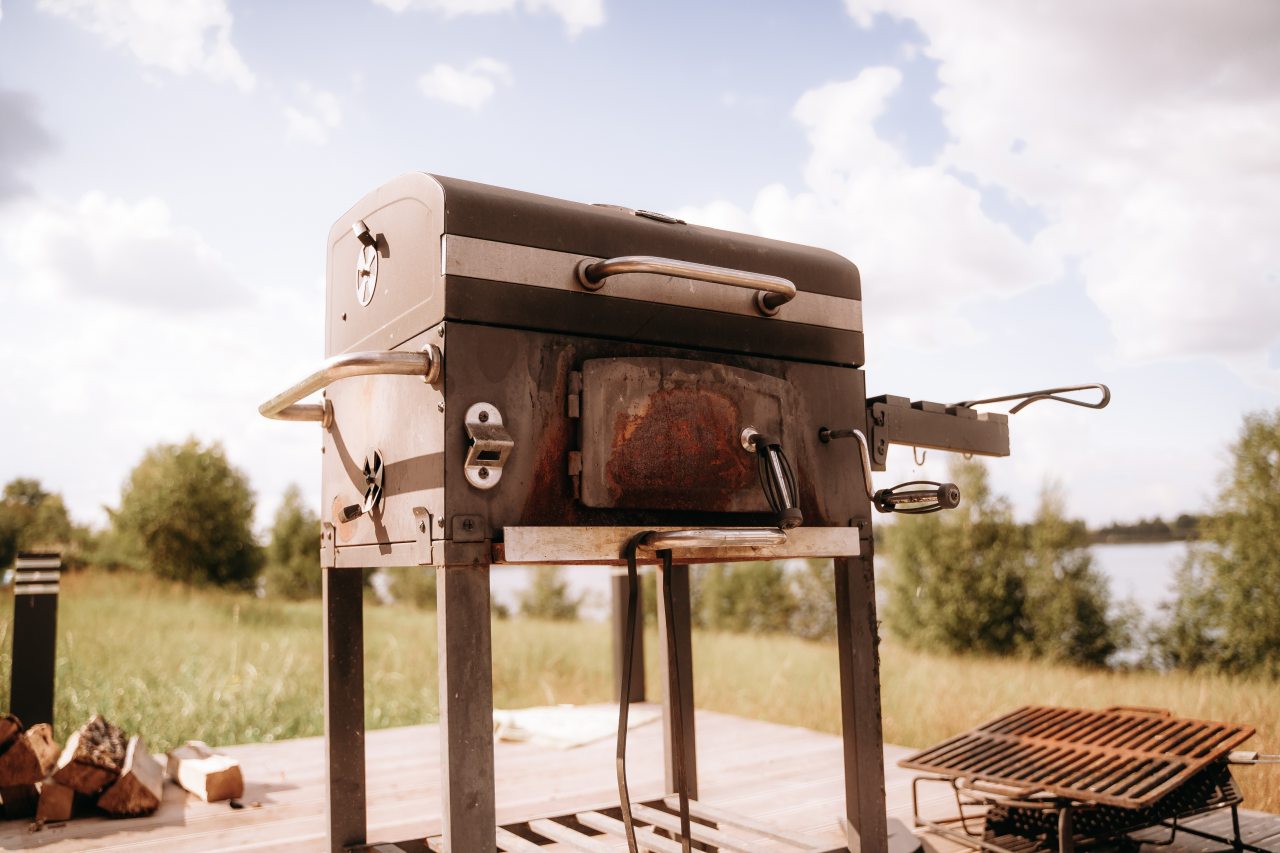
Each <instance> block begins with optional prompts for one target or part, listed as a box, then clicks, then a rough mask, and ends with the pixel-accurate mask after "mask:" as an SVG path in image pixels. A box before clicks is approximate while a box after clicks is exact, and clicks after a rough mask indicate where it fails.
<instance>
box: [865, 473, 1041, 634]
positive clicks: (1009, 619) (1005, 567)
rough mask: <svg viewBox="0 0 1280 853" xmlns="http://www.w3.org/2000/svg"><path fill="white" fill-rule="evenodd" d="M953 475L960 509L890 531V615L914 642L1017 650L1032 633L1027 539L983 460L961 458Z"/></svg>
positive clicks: (907, 521)
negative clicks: (998, 493) (994, 490)
mask: <svg viewBox="0 0 1280 853" xmlns="http://www.w3.org/2000/svg"><path fill="white" fill-rule="evenodd" d="M951 476H952V479H953V480H954V481H955V483H956V485H958V486H959V487H960V494H961V496H962V498H961V502H960V506H959V508H957V509H955V510H951V511H948V512H939V513H933V514H931V515H924V516H920V517H903V518H899V519H896V520H895V522H894V523H893V524H892V525H891V526H890V527H889V529H888V532H887V533H886V536H885V545H886V548H885V550H886V551H887V552H888V555H889V557H890V559H891V560H892V567H893V568H892V571H891V572H890V573H889V575H888V583H887V587H888V591H889V596H888V602H887V606H886V608H885V620H886V622H887V623H888V626H889V629H890V630H891V631H892V632H893V633H894V634H895V635H897V636H898V637H900V638H901V639H903V640H904V641H906V642H908V643H910V644H912V645H918V646H921V647H925V648H934V649H941V650H944V651H948V652H978V653H983V654H1010V653H1012V652H1014V651H1017V650H1019V649H1021V648H1025V647H1026V646H1027V644H1028V642H1029V640H1030V639H1031V637H1032V628H1031V626H1030V625H1029V624H1028V622H1027V619H1026V612H1027V608H1026V598H1027V588H1026V577H1025V575H1026V573H1025V571H1024V569H1025V558H1026V543H1025V537H1024V535H1023V532H1022V531H1021V530H1020V528H1019V526H1018V524H1017V523H1016V522H1015V521H1014V519H1013V512H1012V510H1011V508H1010V506H1009V502H1008V501H1007V500H1005V499H1004V498H1002V497H997V496H996V495H994V494H993V493H992V491H991V486H990V482H989V480H988V476H987V469H986V468H985V467H984V466H983V465H982V464H981V463H980V462H966V461H961V460H957V461H956V462H955V463H954V464H953V465H952V469H951Z"/></svg>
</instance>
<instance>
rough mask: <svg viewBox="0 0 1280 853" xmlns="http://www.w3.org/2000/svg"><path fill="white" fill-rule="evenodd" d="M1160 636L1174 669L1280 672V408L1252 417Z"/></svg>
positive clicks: (1161, 654) (1161, 656)
mask: <svg viewBox="0 0 1280 853" xmlns="http://www.w3.org/2000/svg"><path fill="white" fill-rule="evenodd" d="M1201 537H1202V541H1201V544H1200V545H1198V546H1193V547H1192V550H1191V552H1190V555H1189V557H1188V560H1187V562H1186V564H1185V565H1184V566H1183V567H1182V569H1181V571H1180V572H1179V574H1178V577H1177V581H1176V591H1177V596H1176V599H1175V601H1174V602H1173V604H1172V605H1170V606H1169V607H1168V608H1167V610H1166V612H1167V614H1168V618H1167V621H1166V623H1165V624H1164V625H1163V626H1161V627H1160V628H1159V629H1158V631H1157V634H1156V637H1155V641H1154V646H1155V653H1156V656H1157V659H1158V660H1159V661H1160V662H1161V663H1163V664H1165V665H1167V666H1180V667H1197V666H1207V667H1212V668H1214V669H1220V670H1225V671H1228V672H1249V673H1258V674H1269V675H1272V676H1276V675H1280V609H1277V607H1276V605H1275V603H1276V602H1277V601H1280V550H1277V548H1276V543H1277V542H1280V409H1277V410H1276V411H1273V412H1260V413H1254V414H1250V415H1247V416H1246V417H1245V419H1244V424H1243V426H1242V427H1241V430H1240V436H1239V438H1238V439H1237V440H1236V442H1235V444H1233V445H1232V447H1231V467H1230V468H1229V470H1228V471H1227V472H1226V474H1225V476H1224V477H1223V484H1222V488H1221V489H1219V490H1218V493H1217V511H1216V512H1215V513H1213V514H1212V515H1209V516H1206V517H1204V518H1203V520H1202V522H1201Z"/></svg>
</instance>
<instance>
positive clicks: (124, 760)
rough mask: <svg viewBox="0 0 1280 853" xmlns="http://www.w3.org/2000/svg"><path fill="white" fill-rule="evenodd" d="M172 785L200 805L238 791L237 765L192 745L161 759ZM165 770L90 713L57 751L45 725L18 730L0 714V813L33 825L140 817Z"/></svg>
mask: <svg viewBox="0 0 1280 853" xmlns="http://www.w3.org/2000/svg"><path fill="white" fill-rule="evenodd" d="M168 772H169V776H170V777H171V778H172V779H173V781H174V782H176V783H178V784H179V785H181V786H182V787H183V788H185V789H186V790H187V791H190V792H191V793H193V794H195V795H196V796H198V797H200V798H201V799H203V800H205V801H207V802H214V801H217V800H223V799H232V798H236V797H240V796H242V795H243V794H244V779H243V777H242V776H241V773H240V765H239V763H238V762H237V761H236V760H235V759H233V758H229V757H228V756H225V755H219V754H218V753H215V752H214V751H213V750H211V749H210V748H209V747H208V746H207V745H206V744H204V743H201V742H200V741H188V742H187V743H186V744H184V745H183V746H180V747H178V748H177V749H175V750H173V751H172V752H170V753H169V755H168ZM164 782H165V765H164V764H162V763H161V761H160V760H159V759H157V758H156V757H155V756H154V755H152V754H151V752H150V751H149V750H148V749H147V747H146V742H145V741H144V740H143V739H142V738H141V737H139V736H136V735H135V736H133V737H129V736H127V735H126V734H125V733H124V732H123V731H122V730H121V729H120V728H119V727H118V726H115V725H112V724H111V723H110V722H108V721H107V720H106V719H104V718H103V717H102V716H101V715H98V714H95V715H94V716H93V717H91V718H90V719H89V721H88V722H86V723H85V724H84V725H83V726H81V727H80V728H79V729H78V730H77V731H76V732H75V733H73V734H72V735H71V737H70V738H68V739H67V743H66V746H65V747H59V746H58V743H57V742H56V741H55V740H54V739H53V731H52V729H51V728H50V727H49V725H48V724H47V723H39V724H37V725H34V726H31V727H30V728H24V727H23V725H22V721H21V720H19V719H18V718H17V717H15V716H13V715H12V714H8V715H5V716H0V811H2V814H3V817H4V818H6V819H11V820H12V819H18V818H34V819H35V820H36V821H37V823H39V824H44V823H54V822H59V821H65V820H70V819H71V818H72V817H73V816H74V815H80V814H83V815H87V814H92V813H94V812H95V811H97V812H98V813H102V812H105V813H106V814H107V815H110V816H112V817H138V816H142V815H148V814H151V813H152V812H154V811H155V810H156V809H157V808H159V807H160V803H161V801H162V800H163V799H164Z"/></svg>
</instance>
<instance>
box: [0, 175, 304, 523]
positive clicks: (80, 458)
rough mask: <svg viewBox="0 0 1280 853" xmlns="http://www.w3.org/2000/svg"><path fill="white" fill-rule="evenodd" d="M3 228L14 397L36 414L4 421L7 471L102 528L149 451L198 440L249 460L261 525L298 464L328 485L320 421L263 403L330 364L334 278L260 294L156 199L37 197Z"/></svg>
mask: <svg viewBox="0 0 1280 853" xmlns="http://www.w3.org/2000/svg"><path fill="white" fill-rule="evenodd" d="M0 234H3V235H5V239H4V240H3V241H0V293H3V295H4V305H5V307H4V310H0V362H3V363H5V364H7V365H10V367H11V368H12V369H10V370H9V371H7V372H6V375H5V383H6V385H5V394H6V397H7V399H10V400H12V401H18V403H16V404H17V405H19V407H20V408H21V409H22V410H23V411H29V412H32V413H37V416H33V417H6V418H0V444H2V445H3V446H5V447H6V448H8V449H9V450H10V451H11V452H8V453H6V454H4V456H3V457H0V481H7V480H9V479H12V478H13V477H15V476H24V475H25V476H36V477H39V478H40V479H41V480H42V481H44V483H45V485H46V486H47V487H49V488H51V489H55V490H58V491H60V492H62V493H63V494H64V495H66V497H67V500H68V503H69V506H70V508H71V510H72V513H73V515H75V517H77V518H79V519H83V520H87V521H93V522H95V523H102V522H104V521H105V520H106V519H105V515H104V514H103V513H102V511H101V509H100V507H101V506H102V505H103V504H111V505H114V504H115V503H116V502H117V501H118V498H119V493H120V484H121V483H122V482H123V480H124V478H125V476H126V475H127V474H128V471H129V469H130V468H131V467H132V466H133V465H134V464H135V463H136V462H137V461H138V459H139V458H140V457H141V456H142V453H143V451H144V450H145V449H146V448H147V447H149V446H151V445H153V444H155V443H157V442H162V441H163V442H175V441H182V440H183V439H185V438H186V437H187V436H189V435H195V436H197V437H198V438H200V439H202V440H204V441H213V440H220V441H222V442H223V444H224V445H225V447H226V449H227V453H228V456H229V457H230V459H231V460H232V462H233V463H234V464H236V465H237V466H240V467H242V468H244V469H246V470H247V472H248V473H249V475H250V477H251V480H252V484H253V487H254V488H255V489H256V490H258V493H259V495H260V508H259V513H258V521H259V523H262V522H264V521H265V520H267V519H268V518H269V513H270V511H271V509H272V508H273V507H274V505H275V504H276V502H277V501H278V499H279V496H280V494H281V493H282V492H283V490H284V488H285V486H286V485H287V484H288V479H289V478H290V477H293V476H297V474H298V472H304V474H305V476H306V477H307V479H306V480H305V481H304V482H303V483H302V485H303V487H304V491H305V492H306V493H307V494H311V495H316V494H318V493H319V492H318V472H319V466H318V465H317V463H316V459H317V457H316V455H315V454H316V447H317V446H318V445H317V444H316V442H317V441H318V440H319V439H318V431H317V430H316V429H315V428H314V427H310V428H308V427H307V426H306V425H297V424H280V423H277V422H273V421H267V420H265V419H263V418H262V417H260V416H259V415H258V413H257V405H258V404H259V403H260V402H262V400H264V399H265V398H267V397H269V396H270V395H271V394H272V393H273V392H275V391H278V390H279V389H280V388H282V387H285V386H287V385H288V384H289V382H292V381H294V380H296V379H297V378H298V376H301V375H305V373H307V372H308V371H309V370H312V369H314V367H315V363H316V362H317V361H318V359H319V358H320V354H321V353H322V352H323V329H324V325H323V322H322V316H323V311H324V296H323V292H324V290H323V282H322V280H316V281H315V286H314V287H309V288H306V289H305V290H304V289H297V290H292V289H283V288H280V287H278V286H273V285H274V284H275V283H274V282H268V281H259V282H254V284H255V285H256V286H255V288H254V289H253V290H252V291H251V290H250V289H249V288H248V287H247V286H246V285H245V283H244V281H243V279H242V278H241V277H240V276H239V275H237V274H236V273H235V272H234V271H232V270H230V269H229V268H228V265H227V264H225V263H223V262H222V261H221V259H220V258H219V255H218V253H217V252H216V251H215V250H214V249H212V248H211V247H210V246H209V244H208V243H207V241H206V240H205V239H204V238H203V237H202V236H201V235H200V234H198V233H197V232H195V231H194V230H192V229H190V228H187V227H184V226H181V225H178V224H175V223H174V222H173V221H172V216H171V215H170V214H169V211H168V206H167V205H166V204H165V203H164V202H163V201H160V200H158V199H144V200H141V201H132V200H126V199H118V198H112V197H109V196H107V195H105V194H103V193H100V192H94V193H90V194H88V195H86V196H85V197H84V199H82V200H81V201H80V202H79V203H78V204H75V205H63V204H58V203H56V202H52V201H48V200H45V201H39V200H35V199H27V200H24V201H20V202H15V203H13V204H11V205H9V206H8V207H7V208H6V209H5V211H4V213H3V215H0ZM64 255H66V256H70V259H68V258H67V257H64ZM175 303H176V304H175ZM196 307H199V308H200V310H182V311H175V310H173V309H174V308H196ZM282 318H287V319H282ZM300 439H301V440H300Z"/></svg>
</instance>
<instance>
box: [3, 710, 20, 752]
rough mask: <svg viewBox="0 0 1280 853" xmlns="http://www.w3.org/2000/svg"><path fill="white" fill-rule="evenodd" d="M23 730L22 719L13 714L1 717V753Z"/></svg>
mask: <svg viewBox="0 0 1280 853" xmlns="http://www.w3.org/2000/svg"><path fill="white" fill-rule="evenodd" d="M21 731H22V720H19V719H18V718H17V717H15V716H14V715H13V714H5V715H4V716H3V717H0V754H3V753H4V751H5V750H6V749H8V748H9V746H10V745H11V744H12V743H13V742H14V740H16V739H17V737H18V733H19V732H21Z"/></svg>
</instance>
